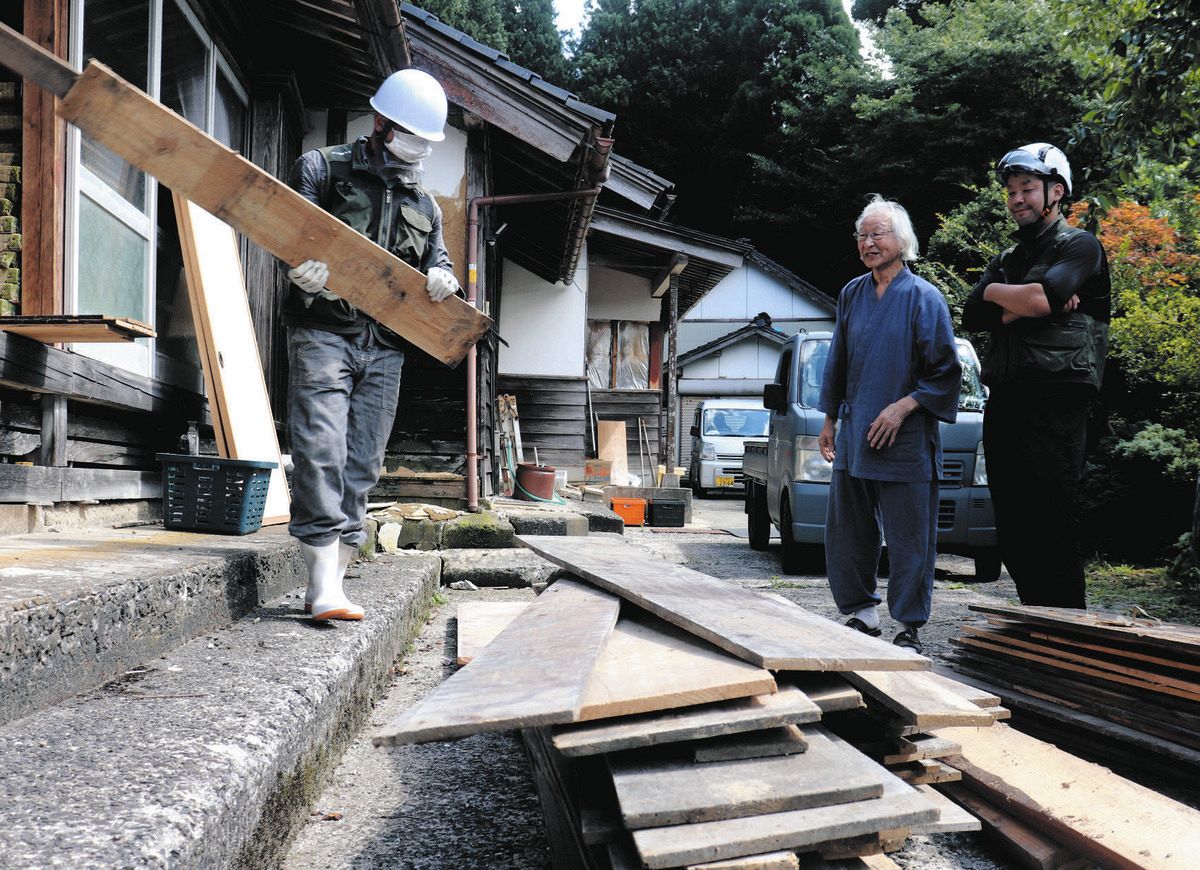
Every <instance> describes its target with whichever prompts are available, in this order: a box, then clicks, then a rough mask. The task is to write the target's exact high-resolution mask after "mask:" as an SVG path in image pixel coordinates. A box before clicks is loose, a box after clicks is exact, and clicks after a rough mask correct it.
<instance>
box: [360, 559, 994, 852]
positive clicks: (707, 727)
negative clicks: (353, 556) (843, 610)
mask: <svg viewBox="0 0 1200 870" xmlns="http://www.w3.org/2000/svg"><path fill="white" fill-rule="evenodd" d="M519 540H520V541H521V542H522V543H523V544H524V545H526V546H529V547H531V548H533V549H535V550H536V551H537V552H538V553H540V554H541V555H543V556H544V557H546V558H548V559H550V560H551V561H554V562H557V563H558V564H560V565H563V566H565V567H566V568H568V570H570V571H572V572H573V573H574V575H576V577H577V578H581V579H575V578H563V579H560V580H558V581H556V582H554V583H553V584H552V585H550V586H549V587H548V588H547V589H546V590H545V591H544V592H543V593H542V594H541V595H540V596H539V597H538V598H537V599H535V600H534V601H533V602H532V603H530V604H528V605H527V606H525V607H523V608H514V607H511V606H508V605H507V604H505V605H502V606H501V607H499V608H495V609H491V612H489V608H487V607H482V606H480V605H478V604H475V605H473V606H470V607H464V608H463V609H462V610H460V613H459V627H458V630H459V635H460V646H459V650H458V656H459V659H460V660H463V661H468V662H469V664H467V665H466V666H465V667H463V668H462V669H460V670H459V671H458V672H456V673H455V674H453V675H452V676H451V677H450V678H449V679H447V680H446V681H445V682H444V683H443V684H442V685H441V686H440V687H438V688H437V689H435V690H434V691H433V692H431V693H430V694H429V695H428V696H427V697H426V698H425V699H424V700H422V701H421V702H420V703H418V704H417V705H415V706H414V707H412V708H410V709H409V710H407V711H406V712H405V713H404V714H403V715H402V716H401V717H399V718H398V719H396V720H395V721H393V722H392V723H391V724H390V726H388V728H387V729H386V730H385V732H384V733H382V734H380V735H378V736H377V737H376V739H375V742H376V744H377V745H386V744H392V743H411V742H422V741H428V740H445V739H454V738H458V737H463V736H466V735H469V734H474V733H479V732H483V731H491V730H506V729H515V730H519V731H520V732H521V735H522V737H523V739H524V742H525V744H526V747H527V749H528V752H529V755H530V759H531V764H532V767H533V770H534V773H535V781H536V783H537V786H538V790H539V795H540V797H541V799H542V804H543V809H544V812H545V815H546V823H547V831H548V834H549V840H550V843H551V849H552V852H553V855H554V859H555V864H556V866H558V867H563V868H565V867H571V868H609V867H625V866H637V867H662V868H671V867H709V866H712V867H723V868H727V870H728V868H735V867H736V868H743V870H750V868H758V870H765V868H771V867H796V866H804V867H808V866H811V864H810V859H813V858H814V856H820V857H821V859H822V860H825V861H830V862H835V861H850V862H851V863H848V864H846V865H845V866H847V867H849V866H864V867H866V866H875V867H883V866H887V865H886V864H883V863H882V862H881V861H880V860H878V856H879V853H881V852H883V851H886V850H890V849H895V848H898V847H899V846H900V845H901V844H902V843H903V841H904V839H905V837H907V836H908V834H909V833H910V832H914V831H937V830H962V829H964V828H965V827H970V826H972V825H974V824H976V823H974V822H973V820H966V819H965V816H963V814H962V813H961V812H960V811H958V810H957V808H955V807H953V806H950V805H948V802H945V801H944V800H943V799H941V798H940V796H938V795H936V794H931V793H929V792H928V791H927V790H925V789H927V786H922V785H920V784H917V785H915V786H914V785H910V784H908V783H906V782H905V781H904V780H903V779H902V778H901V777H900V776H897V775H896V774H895V773H892V772H890V771H889V770H888V769H886V768H885V767H884V766H883V765H882V764H881V763H879V760H876V759H873V758H871V757H869V756H868V755H867V754H865V753H864V752H862V751H860V750H858V749H856V748H855V747H854V746H853V745H852V744H851V742H850V741H849V740H847V739H846V738H844V737H841V736H839V734H838V730H839V729H841V728H843V727H846V728H848V727H849V726H843V725H841V724H839V720H840V718H841V717H842V716H853V715H855V712H856V711H861V710H862V709H863V708H864V701H863V693H864V692H866V693H867V703H868V704H869V705H870V706H869V707H867V708H866V709H867V710H869V711H871V713H872V716H871V717H868V719H867V721H868V722H869V723H870V724H871V725H872V726H873V732H872V733H871V734H870V740H871V742H874V743H882V742H883V741H885V740H887V739H891V738H892V737H895V738H897V739H898V738H899V737H900V736H901V735H909V737H910V738H911V737H913V736H915V735H916V734H917V733H918V732H919V729H922V728H932V727H938V726H941V725H953V724H962V723H964V722H969V723H971V724H977V725H982V724H990V723H991V721H992V720H993V718H994V713H993V712H989V711H988V710H985V709H983V708H981V707H980V706H978V704H977V703H974V702H972V701H971V700H969V699H968V700H965V701H964V700H963V694H962V693H966V694H968V695H969V694H972V693H974V694H979V693H977V692H974V690H971V689H969V688H968V687H966V686H961V685H960V686H959V693H960V694H957V695H955V694H954V693H951V692H947V691H946V689H945V687H946V685H947V684H950V683H952V682H953V681H949V680H945V679H944V678H940V677H937V676H936V675H934V674H932V672H931V671H930V670H928V668H929V664H930V663H929V661H928V660H927V659H925V658H923V657H921V656H917V655H915V654H913V653H911V652H910V651H908V650H904V649H900V648H898V647H895V646H893V645H892V644H889V643H886V642H883V641H880V640H878V639H875V638H869V637H866V636H865V635H862V634H859V633H857V632H853V631H851V630H848V629H846V628H844V627H843V626H841V625H839V624H837V623H836V622H832V621H830V620H826V619H824V618H822V617H818V616H816V615H814V614H812V613H809V612H808V611H805V610H804V609H803V608H800V607H798V606H796V605H794V604H792V603H790V602H786V601H782V600H781V599H778V598H776V597H774V596H770V595H766V594H763V593H759V592H755V591H753V590H748V589H745V588H743V587H741V586H739V585H738V584H736V583H729V582H726V581H721V580H717V579H715V578H712V577H709V576H707V575H704V574H701V573H699V572H696V571H691V570H690V569H687V568H684V567H682V566H678V565H672V564H669V563H666V562H662V561H660V560H656V559H653V558H651V557H648V556H646V555H645V554H644V553H642V552H641V551H639V550H637V549H636V548H634V547H632V546H630V545H628V544H626V543H624V542H623V541H621V540H620V539H593V538H584V539H579V538H571V539H568V538H564V537H557V538H555V537H549V538H538V537H528V538H521V539H519ZM899 675H904V676H905V677H910V678H911V679H907V680H902V679H898V677H899ZM851 678H853V679H857V680H859V681H860V683H861V685H862V686H863V687H864V689H862V690H860V689H859V688H856V687H855V686H853V685H851V683H850V682H848V679H851ZM866 687H869V688H866ZM991 700H994V699H991ZM943 812H944V813H947V817H946V818H943V816H942V813H943ZM798 855H804V856H805V860H804V861H803V862H802V863H799V864H798V862H799V860H800V859H799V858H798V857H797V856H798ZM873 856H874V857H873ZM859 859H871V860H872V861H873V863H861V862H860V863H859V864H857V865H856V864H854V863H853V861H858V860H859ZM818 866H824V865H823V864H821V865H818ZM829 866H838V865H837V864H830V865H829Z"/></svg>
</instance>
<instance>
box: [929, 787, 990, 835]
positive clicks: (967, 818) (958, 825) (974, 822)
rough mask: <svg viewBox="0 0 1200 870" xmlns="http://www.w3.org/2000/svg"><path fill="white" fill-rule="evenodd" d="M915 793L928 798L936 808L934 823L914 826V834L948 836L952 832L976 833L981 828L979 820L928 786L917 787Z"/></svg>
mask: <svg viewBox="0 0 1200 870" xmlns="http://www.w3.org/2000/svg"><path fill="white" fill-rule="evenodd" d="M917 791H919V792H920V793H921V794H923V795H925V797H927V798H929V802H930V803H931V804H933V805H934V806H935V807H937V810H938V819H937V821H936V822H927V823H925V824H923V825H914V826H913V827H912V828H911V832H912V833H914V834H949V833H951V832H953V831H978V830H980V829H982V828H983V825H982V824H980V822H979V819H977V818H975V816H973V815H971V814H970V813H969V812H967V811H966V810H964V809H963V808H962V807H960V806H959V805H958V804H956V803H955V802H954V801H952V800H950V798H948V797H946V796H945V795H944V794H942V793H941V792H939V791H938V790H937V789H935V788H934V787H933V786H930V785H918V786H917Z"/></svg>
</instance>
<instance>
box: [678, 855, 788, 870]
mask: <svg viewBox="0 0 1200 870" xmlns="http://www.w3.org/2000/svg"><path fill="white" fill-rule="evenodd" d="M799 867H800V859H799V858H798V857H796V853H795V852H786V851H785V852H769V853H767V854H765V855H747V856H746V857H744V858H730V859H728V860H727V861H708V862H705V863H704V864H689V865H688V867H687V870H799ZM806 867H807V865H806Z"/></svg>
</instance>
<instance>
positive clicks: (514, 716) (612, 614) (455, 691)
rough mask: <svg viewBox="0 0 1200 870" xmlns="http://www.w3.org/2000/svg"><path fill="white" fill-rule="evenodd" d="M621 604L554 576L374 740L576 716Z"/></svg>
mask: <svg viewBox="0 0 1200 870" xmlns="http://www.w3.org/2000/svg"><path fill="white" fill-rule="evenodd" d="M619 607H620V603H619V601H618V600H617V599H616V598H613V597H612V596H610V595H606V594H604V593H603V592H598V591H597V590H595V589H591V588H589V587H587V586H585V585H584V584H582V583H576V582H574V581H571V580H566V579H563V580H558V581H556V582H555V583H554V584H553V585H551V586H550V587H549V588H547V589H546V591H544V592H543V593H542V594H541V595H539V596H538V598H537V600H535V601H534V602H533V604H531V605H530V606H529V607H528V608H527V609H526V610H525V611H524V612H523V613H521V615H520V616H518V617H517V618H516V619H514V620H513V621H512V623H510V624H509V626H508V628H506V629H505V630H504V631H502V632H501V633H500V634H499V636H497V637H496V639H495V640H493V641H492V642H491V643H490V644H488V645H487V647H485V648H484V649H483V650H482V651H481V652H480V653H479V655H477V656H476V657H475V659H474V661H472V662H471V664H470V666H469V667H465V668H463V669H462V670H460V671H458V672H457V673H455V674H453V675H451V677H450V678H449V679H447V680H446V681H445V682H444V683H442V684H441V685H440V686H438V687H437V688H436V689H434V690H433V691H432V692H430V693H429V694H428V695H426V696H425V698H423V699H422V700H421V701H419V702H418V703H417V704H415V705H414V706H413V707H411V708H409V709H408V710H406V711H405V712H404V713H403V714H402V715H400V716H398V717H397V718H396V719H394V720H392V722H391V723H389V724H388V725H387V726H385V728H384V729H383V730H382V731H381V732H380V733H379V734H378V735H376V737H375V738H374V742H375V745H376V746H385V745H389V744H400V743H422V742H426V741H430V740H447V739H450V738H454V737H463V736H466V735H468V734H478V733H481V732H484V731H503V730H506V729H510V728H526V727H532V726H536V725H551V724H556V723H561V722H571V721H573V720H574V719H575V718H576V716H577V715H578V713H579V708H580V707H581V706H582V704H583V698H584V690H585V687H586V685H587V681H588V677H589V676H590V674H591V672H592V668H593V667H594V665H595V661H596V659H597V657H598V656H599V655H600V651H601V649H603V646H604V642H605V640H607V638H608V636H609V634H610V633H611V632H612V630H613V626H615V625H616V622H617V613H618V610H619ZM548 650H553V651H554V654H552V655H551V654H548V652H547V651H548Z"/></svg>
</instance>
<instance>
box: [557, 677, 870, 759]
mask: <svg viewBox="0 0 1200 870" xmlns="http://www.w3.org/2000/svg"><path fill="white" fill-rule="evenodd" d="M855 694H857V693H855ZM820 717H821V709H820V708H819V707H818V706H817V705H816V704H814V703H813V702H812V701H811V700H809V698H808V696H807V695H805V694H804V693H803V692H801V691H800V690H799V689H796V688H795V687H793V686H780V688H779V691H778V692H777V693H775V694H773V695H757V696H755V697H751V698H739V699H736V700H732V701H722V702H720V703H716V704H704V705H701V706H696V707H688V708H683V709H679V710H671V711H667V712H662V713H650V714H646V715H642V716H630V717H624V718H621V719H616V720H611V721H608V720H606V721H600V722H593V723H586V724H580V725H563V726H559V727H557V728H555V729H554V746H555V748H556V749H558V750H559V751H560V752H562V753H563V754H564V755H571V756H574V755H595V754H598V753H601V752H616V751H618V750H622V749H637V748H639V747H643V746H655V745H660V744H664V743H677V742H680V741H683V740H694V739H700V738H706V737H716V736H720V735H725V734H735V733H741V732H746V731H753V730H756V729H761V728H772V727H777V726H780V725H786V724H789V723H795V724H802V723H805V722H815V721H817V720H818V719H820Z"/></svg>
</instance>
